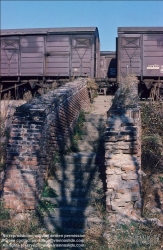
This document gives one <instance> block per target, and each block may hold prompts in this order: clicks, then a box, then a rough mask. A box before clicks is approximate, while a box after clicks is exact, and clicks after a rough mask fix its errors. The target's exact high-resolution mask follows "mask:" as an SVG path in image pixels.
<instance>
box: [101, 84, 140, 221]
mask: <svg viewBox="0 0 163 250" xmlns="http://www.w3.org/2000/svg"><path fill="white" fill-rule="evenodd" d="M130 80H131V81H133V82H131V83H130V85H131V86H130V87H129V88H128V87H124V84H125V81H124V84H122V85H121V86H120V88H119V89H118V91H117V92H116V94H115V98H114V101H113V105H112V107H111V109H110V110H109V111H108V119H107V124H106V131H105V165H106V182H107V192H106V206H107V211H108V212H110V213H115V214H118V215H120V216H124V215H126V216H128V217H131V216H137V215H138V216H139V215H140V214H141V205H142V201H141V159H140V157H141V139H140V137H141V120H140V108H139V105H138V90H137V89H138V88H137V81H136V79H130Z"/></svg>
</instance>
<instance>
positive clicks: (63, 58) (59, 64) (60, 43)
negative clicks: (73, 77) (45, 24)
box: [45, 35, 70, 77]
mask: <svg viewBox="0 0 163 250" xmlns="http://www.w3.org/2000/svg"><path fill="white" fill-rule="evenodd" d="M69 50H70V42H69V36H63V35H48V36H47V37H46V53H45V71H46V75H48V76H66V77H69V64H70V62H69V59H70V53H69Z"/></svg>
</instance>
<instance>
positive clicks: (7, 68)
mask: <svg viewBox="0 0 163 250" xmlns="http://www.w3.org/2000/svg"><path fill="white" fill-rule="evenodd" d="M0 42H1V43H0V45H1V47H0V50H1V54H0V75H1V76H18V74H19V37H5V38H3V37H2V38H1V41H0Z"/></svg>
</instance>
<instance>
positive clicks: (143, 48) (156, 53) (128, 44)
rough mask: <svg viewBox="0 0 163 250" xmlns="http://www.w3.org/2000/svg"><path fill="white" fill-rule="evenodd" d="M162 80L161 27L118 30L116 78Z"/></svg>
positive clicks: (162, 47)
mask: <svg viewBox="0 0 163 250" xmlns="http://www.w3.org/2000/svg"><path fill="white" fill-rule="evenodd" d="M129 73H131V74H135V75H136V76H138V77H139V78H140V80H142V81H143V80H145V79H146V80H148V79H149V80H150V79H154V80H157V79H163V27H134V28H133V27H123V28H122V27H120V28H118V76H123V75H126V74H129Z"/></svg>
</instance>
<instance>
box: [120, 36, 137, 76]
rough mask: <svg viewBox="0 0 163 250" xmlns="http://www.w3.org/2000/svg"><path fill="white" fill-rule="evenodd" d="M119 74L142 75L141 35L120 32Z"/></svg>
mask: <svg viewBox="0 0 163 250" xmlns="http://www.w3.org/2000/svg"><path fill="white" fill-rule="evenodd" d="M118 40H119V41H118V75H119V76H125V75H127V74H135V75H136V76H140V75H141V35H140V34H120V35H119V37H118Z"/></svg>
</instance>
